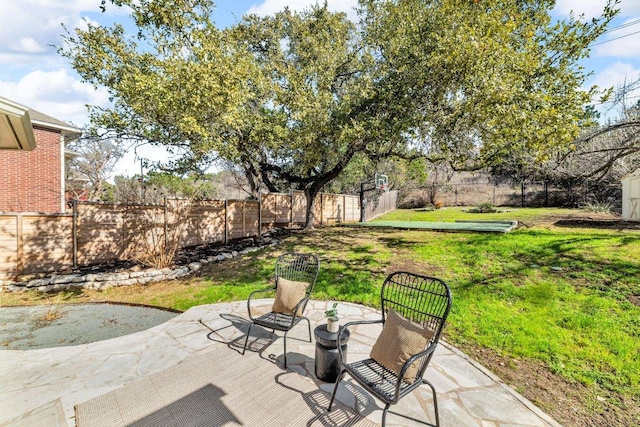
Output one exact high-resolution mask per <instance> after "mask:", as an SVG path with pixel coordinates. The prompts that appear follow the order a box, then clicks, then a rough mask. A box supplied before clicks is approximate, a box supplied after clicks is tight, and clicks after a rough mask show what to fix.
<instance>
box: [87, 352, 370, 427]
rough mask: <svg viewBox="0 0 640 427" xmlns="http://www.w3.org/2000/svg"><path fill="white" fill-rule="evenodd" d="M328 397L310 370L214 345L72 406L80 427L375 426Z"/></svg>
mask: <svg viewBox="0 0 640 427" xmlns="http://www.w3.org/2000/svg"><path fill="white" fill-rule="evenodd" d="M328 403H329V396H327V394H326V393H324V392H323V391H321V390H320V389H318V387H317V386H316V385H315V384H314V383H313V381H312V380H311V379H310V378H306V377H304V376H301V375H300V374H298V373H295V372H292V371H288V370H282V369H281V368H279V367H278V366H276V365H275V364H273V363H270V362H269V361H267V360H264V359H262V358H260V357H259V356H258V355H257V354H254V353H247V354H246V355H245V356H242V355H240V354H239V353H238V352H237V351H234V350H232V349H229V348H228V347H226V346H223V345H219V346H216V349H215V350H214V351H212V352H210V353H207V354H205V355H200V356H192V357H189V358H187V359H185V361H183V362H182V363H181V364H179V365H177V366H174V367H173V368H170V369H167V370H166V371H163V372H160V373H158V374H155V375H152V376H150V377H148V378H146V379H144V380H141V381H138V382H135V383H132V384H129V385H127V386H124V387H122V388H120V389H118V390H114V391H112V392H110V393H107V394H105V395H102V396H100V397H97V398H95V399H92V400H89V401H87V402H85V403H81V404H79V405H76V408H75V410H76V423H77V426H78V427H93V426H95V427H98V426H99V427H112V426H135V427H142V426H149V427H151V426H153V427H169V426H175V427H196V426H202V427H204V426H211V427H214V426H225V427H226V426H245V427H247V426H249V427H250V426H273V427H277V426H282V427H284V426H291V427H294V426H315V427H320V426H327V427H328V426H332V427H337V426H345V427H375V426H377V424H375V423H374V422H372V421H371V420H368V419H367V418H364V417H362V416H361V415H358V414H356V413H355V412H354V411H353V410H351V409H348V408H346V407H345V406H343V405H341V404H339V403H338V404H337V406H334V409H333V410H332V411H331V413H327V411H326V407H327V404H328Z"/></svg>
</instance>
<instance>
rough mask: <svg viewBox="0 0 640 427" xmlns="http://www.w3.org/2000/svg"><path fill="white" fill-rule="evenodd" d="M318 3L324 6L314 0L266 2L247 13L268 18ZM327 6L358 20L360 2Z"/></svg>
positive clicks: (331, 1) (341, 0)
mask: <svg viewBox="0 0 640 427" xmlns="http://www.w3.org/2000/svg"><path fill="white" fill-rule="evenodd" d="M316 3H319V4H322V2H316V1H313V0H265V1H264V2H262V3H260V4H258V5H254V6H251V7H250V8H249V10H248V11H247V13H250V14H253V13H255V14H256V15H259V16H267V15H273V14H275V13H276V12H279V11H281V10H283V9H284V8H285V7H287V6H288V7H289V9H291V10H295V11H301V10H303V9H305V8H307V7H309V6H312V5H314V4H316ZM327 5H328V6H329V10H331V11H334V12H345V13H346V14H347V16H348V17H349V18H350V19H352V20H356V19H357V14H356V12H355V7H356V6H358V0H328V1H327Z"/></svg>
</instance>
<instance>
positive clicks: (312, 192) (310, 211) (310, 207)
mask: <svg viewBox="0 0 640 427" xmlns="http://www.w3.org/2000/svg"><path fill="white" fill-rule="evenodd" d="M319 192H320V189H319V188H316V186H311V187H310V188H305V189H304V195H305V196H306V198H307V213H306V216H305V224H304V230H311V229H313V227H314V226H315V224H316V212H315V201H316V196H317V195H318V193H319Z"/></svg>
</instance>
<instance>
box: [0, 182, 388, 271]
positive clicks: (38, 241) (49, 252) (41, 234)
mask: <svg viewBox="0 0 640 427" xmlns="http://www.w3.org/2000/svg"><path fill="white" fill-rule="evenodd" d="M306 205H307V203H306V198H305V195H304V193H303V192H299V191H294V192H291V193H289V194H275V193H271V194H264V195H263V196H262V198H261V200H260V201H250V200H207V201H200V202H197V203H194V204H188V203H186V202H185V201H181V200H168V201H167V202H166V203H165V204H164V205H153V206H143V205H114V204H102V203H90V202H77V203H74V207H73V212H72V213H71V214H56V215H43V214H30V213H15V214H14V213H0V280H5V279H9V278H14V277H17V276H21V275H26V274H35V273H44V272H51V271H57V270H63V269H66V268H70V267H73V266H83V265H92V264H99V263H104V262H109V261H115V260H126V259H135V258H136V257H137V255H138V254H140V253H144V252H147V253H148V251H152V250H157V249H160V248H161V247H162V245H165V244H166V242H177V244H178V246H179V247H188V246H195V245H200V244H205V243H224V242H228V241H229V240H233V239H239V238H243V237H250V236H260V235H262V232H263V230H264V229H268V228H271V227H282V226H285V227H291V226H295V225H299V224H302V223H304V222H305V216H306ZM394 208H395V205H394ZM314 213H315V216H316V223H317V224H335V223H346V222H358V221H359V220H360V202H359V198H358V196H352V195H343V194H327V193H322V194H320V195H318V196H317V199H316V202H315V212H314Z"/></svg>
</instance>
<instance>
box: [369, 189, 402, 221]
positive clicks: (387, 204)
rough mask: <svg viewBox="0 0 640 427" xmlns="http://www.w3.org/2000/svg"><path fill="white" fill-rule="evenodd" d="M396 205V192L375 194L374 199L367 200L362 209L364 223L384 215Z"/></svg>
mask: <svg viewBox="0 0 640 427" xmlns="http://www.w3.org/2000/svg"><path fill="white" fill-rule="evenodd" d="M397 203H398V191H397V190H393V191H388V192H384V193H377V194H376V196H375V197H372V198H370V199H367V202H366V204H365V208H364V218H365V221H370V220H372V219H374V218H377V217H379V216H380V215H384V214H386V213H387V212H391V211H393V210H395V209H396V206H397Z"/></svg>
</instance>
